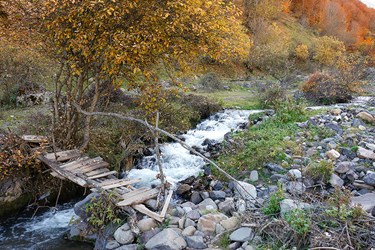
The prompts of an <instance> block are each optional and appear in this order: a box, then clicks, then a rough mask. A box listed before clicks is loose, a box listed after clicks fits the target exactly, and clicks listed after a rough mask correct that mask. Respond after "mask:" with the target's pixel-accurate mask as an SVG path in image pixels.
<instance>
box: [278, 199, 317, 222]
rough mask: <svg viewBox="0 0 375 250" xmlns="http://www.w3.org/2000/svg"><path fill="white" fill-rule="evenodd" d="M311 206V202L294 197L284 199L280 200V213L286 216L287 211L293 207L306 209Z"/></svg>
mask: <svg viewBox="0 0 375 250" xmlns="http://www.w3.org/2000/svg"><path fill="white" fill-rule="evenodd" d="M309 207H311V206H310V204H308V203H305V202H300V201H297V200H292V199H284V200H282V201H281V202H280V214H281V217H283V218H284V215H285V213H288V212H289V211H290V210H292V209H306V208H309Z"/></svg>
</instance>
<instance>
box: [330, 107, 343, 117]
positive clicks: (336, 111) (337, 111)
mask: <svg viewBox="0 0 375 250" xmlns="http://www.w3.org/2000/svg"><path fill="white" fill-rule="evenodd" d="M341 112H342V110H341V109H339V108H337V109H332V110H331V114H332V115H335V116H337V115H340V114H341Z"/></svg>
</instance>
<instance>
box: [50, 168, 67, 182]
mask: <svg viewBox="0 0 375 250" xmlns="http://www.w3.org/2000/svg"><path fill="white" fill-rule="evenodd" d="M51 175H52V176H53V177H56V178H59V179H61V180H66V178H65V177H64V176H62V175H60V174H58V173H56V172H55V171H53V170H52V171H51Z"/></svg>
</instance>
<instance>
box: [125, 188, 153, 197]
mask: <svg viewBox="0 0 375 250" xmlns="http://www.w3.org/2000/svg"><path fill="white" fill-rule="evenodd" d="M148 190H151V188H146V187H143V188H140V189H136V190H133V191H130V192H128V193H126V194H124V195H123V196H121V199H123V200H127V199H129V198H130V197H133V196H135V195H139V194H141V193H143V192H145V191H148Z"/></svg>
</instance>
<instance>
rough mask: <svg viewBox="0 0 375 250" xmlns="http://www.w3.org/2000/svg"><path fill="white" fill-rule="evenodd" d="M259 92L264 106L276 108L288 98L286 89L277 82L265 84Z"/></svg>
mask: <svg viewBox="0 0 375 250" xmlns="http://www.w3.org/2000/svg"><path fill="white" fill-rule="evenodd" d="M259 92H260V93H261V95H260V100H259V101H260V103H261V105H262V106H263V107H264V108H276V107H277V106H278V105H280V104H281V103H282V102H284V101H285V100H286V99H287V97H286V90H285V89H284V88H283V87H282V86H281V85H280V84H277V83H275V84H270V85H268V86H264V87H263V89H259Z"/></svg>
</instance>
